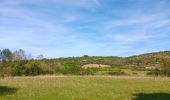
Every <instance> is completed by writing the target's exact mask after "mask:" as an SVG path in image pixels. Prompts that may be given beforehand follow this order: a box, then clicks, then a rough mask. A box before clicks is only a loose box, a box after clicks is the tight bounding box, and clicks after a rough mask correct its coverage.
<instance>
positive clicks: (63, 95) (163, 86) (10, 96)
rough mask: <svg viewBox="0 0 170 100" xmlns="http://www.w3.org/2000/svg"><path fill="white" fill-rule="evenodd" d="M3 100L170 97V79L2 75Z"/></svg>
mask: <svg viewBox="0 0 170 100" xmlns="http://www.w3.org/2000/svg"><path fill="white" fill-rule="evenodd" d="M0 100H170V79H168V78H161V77H158V78H154V77H130V76H129V77H128V76H117V77H116V76H38V77H14V78H10V77H9V78H3V79H2V78H0Z"/></svg>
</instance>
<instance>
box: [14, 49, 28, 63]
mask: <svg viewBox="0 0 170 100" xmlns="http://www.w3.org/2000/svg"><path fill="white" fill-rule="evenodd" d="M13 60H14V61H19V60H27V57H26V54H25V51H24V50H22V49H19V50H17V51H15V52H14V53H13Z"/></svg>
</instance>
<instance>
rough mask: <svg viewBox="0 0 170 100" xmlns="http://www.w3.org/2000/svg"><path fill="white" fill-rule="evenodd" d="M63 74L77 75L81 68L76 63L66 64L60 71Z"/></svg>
mask: <svg viewBox="0 0 170 100" xmlns="http://www.w3.org/2000/svg"><path fill="white" fill-rule="evenodd" d="M60 71H61V72H62V73H63V74H79V73H80V71H81V67H79V66H78V65H77V64H76V63H74V62H71V63H66V64H64V66H63V67H62V68H61V70H60Z"/></svg>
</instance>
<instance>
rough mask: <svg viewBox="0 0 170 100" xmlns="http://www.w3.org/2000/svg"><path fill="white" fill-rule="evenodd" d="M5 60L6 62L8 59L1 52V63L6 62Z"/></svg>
mask: <svg viewBox="0 0 170 100" xmlns="http://www.w3.org/2000/svg"><path fill="white" fill-rule="evenodd" d="M5 60H6V57H5V55H4V54H3V52H2V51H1V50H0V61H5Z"/></svg>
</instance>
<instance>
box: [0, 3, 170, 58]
mask: <svg viewBox="0 0 170 100" xmlns="http://www.w3.org/2000/svg"><path fill="white" fill-rule="evenodd" d="M4 48H9V49H11V50H13V51H14V50H17V49H20V48H21V49H24V50H25V51H26V52H27V53H31V54H32V55H33V56H34V57H35V56H37V55H39V54H43V55H44V56H45V57H47V58H56V57H72V56H83V55H90V56H123V57H124V56H131V55H137V54H142V53H147V52H156V51H165V50H170V0H0V49H1V50H2V49H4Z"/></svg>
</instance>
